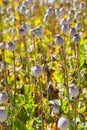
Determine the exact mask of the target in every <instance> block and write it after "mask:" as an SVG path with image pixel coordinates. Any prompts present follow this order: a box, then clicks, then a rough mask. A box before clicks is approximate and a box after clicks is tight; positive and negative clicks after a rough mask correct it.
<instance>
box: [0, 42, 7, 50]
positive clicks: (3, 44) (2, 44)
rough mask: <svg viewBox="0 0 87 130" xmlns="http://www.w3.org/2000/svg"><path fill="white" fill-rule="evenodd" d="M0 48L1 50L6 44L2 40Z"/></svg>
mask: <svg viewBox="0 0 87 130" xmlns="http://www.w3.org/2000/svg"><path fill="white" fill-rule="evenodd" d="M0 49H2V50H5V49H6V45H5V43H4V42H1V43H0Z"/></svg>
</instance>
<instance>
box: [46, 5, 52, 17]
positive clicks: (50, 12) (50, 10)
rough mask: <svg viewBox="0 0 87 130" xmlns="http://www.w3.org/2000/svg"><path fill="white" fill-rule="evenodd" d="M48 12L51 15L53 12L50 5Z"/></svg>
mask: <svg viewBox="0 0 87 130" xmlns="http://www.w3.org/2000/svg"><path fill="white" fill-rule="evenodd" d="M46 14H48V16H51V15H52V14H53V8H52V7H49V8H48V9H47V11H46Z"/></svg>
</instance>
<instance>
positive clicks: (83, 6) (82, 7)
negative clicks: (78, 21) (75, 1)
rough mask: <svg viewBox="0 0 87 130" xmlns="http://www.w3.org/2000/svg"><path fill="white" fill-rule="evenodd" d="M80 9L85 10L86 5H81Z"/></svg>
mask: <svg viewBox="0 0 87 130" xmlns="http://www.w3.org/2000/svg"><path fill="white" fill-rule="evenodd" d="M79 8H80V9H81V10H85V8H86V6H85V3H83V2H81V3H80V5H79Z"/></svg>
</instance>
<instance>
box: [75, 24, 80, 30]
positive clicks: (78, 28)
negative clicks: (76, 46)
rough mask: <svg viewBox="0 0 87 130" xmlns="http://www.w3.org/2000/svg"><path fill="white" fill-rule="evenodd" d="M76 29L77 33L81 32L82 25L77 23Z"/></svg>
mask: <svg viewBox="0 0 87 130" xmlns="http://www.w3.org/2000/svg"><path fill="white" fill-rule="evenodd" d="M75 29H76V30H77V31H79V30H80V29H81V24H79V23H76V24H75Z"/></svg>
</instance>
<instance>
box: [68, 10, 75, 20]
mask: <svg viewBox="0 0 87 130" xmlns="http://www.w3.org/2000/svg"><path fill="white" fill-rule="evenodd" d="M68 15H69V16H70V17H71V18H73V17H74V10H70V11H69V12H68Z"/></svg>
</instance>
